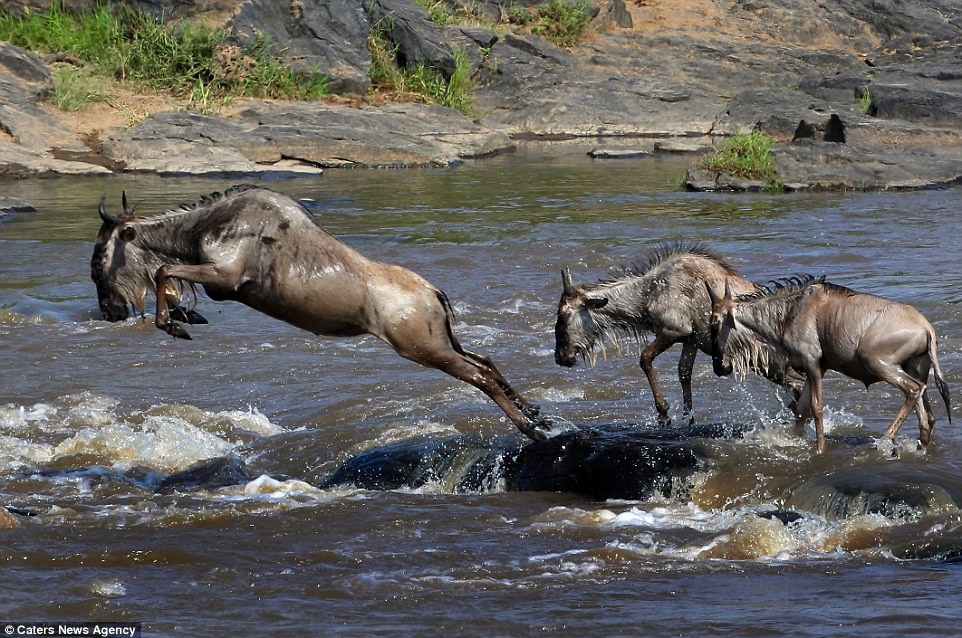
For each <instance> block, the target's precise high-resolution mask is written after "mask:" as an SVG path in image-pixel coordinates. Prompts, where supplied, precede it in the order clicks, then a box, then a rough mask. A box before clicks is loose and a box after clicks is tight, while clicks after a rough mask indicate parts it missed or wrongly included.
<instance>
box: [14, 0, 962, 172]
mask: <svg viewBox="0 0 962 638" xmlns="http://www.w3.org/2000/svg"><path fill="white" fill-rule="evenodd" d="M446 1H447V2H448V5H449V6H450V8H451V10H452V11H453V12H457V11H459V10H460V11H462V12H464V11H466V10H467V9H466V8H467V7H470V10H471V11H472V12H473V13H474V14H475V15H476V16H487V18H486V19H488V20H489V21H490V24H491V25H493V24H494V22H496V21H498V20H500V16H501V15H502V14H501V11H503V9H502V8H500V5H499V4H497V3H494V2H478V1H473V2H471V3H470V5H469V4H467V0H446ZM45 4H49V0H47V2H44V0H19V1H15V0H0V8H4V9H7V10H10V9H13V8H16V7H21V6H24V5H28V6H32V7H34V8H38V7H39V8H43V6H44V5H45ZM66 4H67V5H68V6H83V5H86V4H89V2H83V1H78V2H67V3H66ZM133 4H134V5H137V6H138V7H139V8H142V9H144V10H147V11H154V12H165V15H168V16H174V17H175V18H191V19H204V20H208V21H212V22H215V23H218V24H223V25H226V26H227V27H229V28H231V29H232V31H233V33H234V34H235V35H236V37H237V38H238V39H239V40H243V38H245V37H250V35H251V34H253V33H264V34H267V35H268V36H270V39H271V42H273V43H275V45H276V47H277V49H276V51H277V53H278V54H279V55H281V56H282V57H285V58H286V59H287V61H288V62H289V63H290V64H292V65H295V66H297V67H298V68H300V69H301V70H302V71H304V72H316V73H321V74H323V75H326V76H327V77H328V78H329V86H330V87H331V89H332V90H334V91H336V92H339V93H340V94H342V95H344V96H351V95H356V94H363V93H364V92H366V91H367V90H368V89H369V80H368V71H369V68H370V64H371V57H370V54H369V53H368V51H367V35H368V32H369V30H370V29H371V28H372V26H371V25H372V24H378V25H384V24H390V25H391V28H390V29H387V30H385V31H384V34H385V36H386V37H388V38H389V39H390V40H391V42H392V43H393V44H394V45H396V46H397V47H398V49H397V57H398V59H399V60H402V61H406V62H407V63H417V62H419V61H428V62H430V63H431V64H432V65H434V66H435V67H436V68H438V69H441V70H442V72H450V69H451V68H452V67H451V64H452V60H453V52H454V51H455V50H457V49H460V50H463V51H465V52H466V53H467V56H468V59H470V60H471V61H472V68H473V78H474V82H475V89H474V93H473V99H474V104H475V109H476V115H474V116H472V117H469V116H467V115H464V114H463V113H461V112H459V111H456V110H453V109H448V108H444V107H439V106H428V105H422V104H411V103H383V104H379V105H372V104H365V103H364V101H363V100H357V99H354V100H351V99H348V98H347V97H345V98H342V99H339V100H332V101H326V102H311V103H305V102H301V103H281V102H248V103H243V104H236V105H235V106H234V107H233V108H231V109H225V110H224V111H223V112H220V113H217V114H202V113H198V112H193V111H184V110H177V109H176V108H173V107H170V106H168V107H166V108H163V107H162V108H159V109H154V110H152V111H151V113H150V114H149V115H148V116H147V117H144V118H142V119H139V121H137V122H136V123H134V124H132V125H129V126H128V125H127V122H124V121H123V118H118V117H114V118H113V120H115V121H119V123H120V125H117V126H108V125H107V124H105V123H106V122H109V121H111V119H110V118H109V117H106V116H104V115H103V109H108V110H109V109H110V108H111V107H110V106H109V105H100V106H99V107H97V108H99V109H101V111H100V112H98V113H96V114H95V115H94V116H92V118H91V119H92V120H94V121H95V122H98V123H99V124H100V126H99V127H94V126H92V125H91V124H90V121H89V120H88V121H87V122H86V123H83V118H82V117H80V118H78V116H76V115H68V114H64V113H62V112H59V111H57V110H56V109H54V108H52V107H51V106H50V105H49V104H48V102H47V101H46V100H47V97H48V95H49V94H50V92H51V88H52V81H51V75H50V69H49V67H48V65H47V64H46V63H45V62H44V60H42V59H41V58H40V57H38V56H36V55H34V54H32V53H29V52H26V51H23V50H22V49H19V48H18V47H15V46H13V45H10V44H0V172H3V173H6V174H16V175H43V174H102V173H108V172H121V171H135V172H136V171H146V172H155V173H159V174H164V175H196V174H229V175H238V176H243V177H245V178H250V177H256V176H258V175H265V174H270V175H273V176H278V175H280V176H286V175H291V176H293V175H302V174H309V175H310V174H318V173H319V172H320V171H322V170H323V169H325V168H339V167H346V166H364V167H382V166H390V167H407V166H418V165H428V164H430V165H449V164H452V163H456V162H460V161H464V160H474V159H477V158H482V157H484V156H486V155H490V154H495V153H501V152H505V151H509V150H510V149H511V148H512V147H513V145H514V140H517V139H519V138H525V139H529V138H535V139H537V138H549V139H558V138H601V139H599V146H603V147H605V148H606V149H611V150H614V151H617V149H618V147H619V145H620V144H622V143H624V144H625V145H626V146H627V145H629V143H630V146H631V147H632V148H634V149H637V148H638V147H639V146H640V147H643V148H646V147H648V146H650V148H651V150H658V149H666V148H667V149H671V150H679V149H684V150H699V149H703V148H704V147H706V146H710V145H711V144H712V143H713V142H714V141H716V140H718V139H719V138H720V137H722V136H727V135H730V134H732V133H735V132H749V131H752V130H761V131H764V132H766V133H768V134H770V135H772V136H773V137H774V138H775V140H776V141H777V142H778V144H777V145H776V147H775V149H774V155H775V162H776V167H777V169H778V172H779V176H780V178H781V180H782V181H783V182H784V183H785V185H786V187H787V188H789V189H806V188H810V189H884V188H906V189H913V188H929V187H937V186H944V185H953V184H957V183H959V182H960V180H962V14H959V12H958V10H957V9H958V7H957V4H956V3H955V0H925V1H924V2H923V1H921V0H905V1H900V2H896V1H895V0H828V1H823V2H815V0H750V1H749V0H736V1H734V2H723V1H722V0H716V1H709V2H702V1H700V0H699V1H696V0H634V1H630V2H628V3H624V2H623V0H598V3H597V5H595V6H593V8H592V11H593V14H594V15H595V17H594V19H593V21H592V23H591V25H590V27H589V34H588V36H587V37H586V38H585V39H584V40H583V41H582V42H581V43H580V44H579V45H577V46H576V47H574V48H573V49H570V50H568V49H561V48H558V47H556V46H554V45H553V44H551V43H549V42H548V41H546V40H544V39H541V38H539V37H537V36H534V35H532V34H531V33H529V32H527V31H526V30H524V29H521V28H519V27H512V26H511V25H508V24H500V25H498V26H490V27H485V26H471V27H464V26H446V27H439V26H437V25H436V24H435V23H433V22H432V21H431V20H430V18H429V17H428V15H427V13H426V12H425V11H424V10H423V9H421V8H420V7H419V6H418V5H416V4H414V3H413V1H412V0H375V1H374V2H369V1H368V0H296V1H292V2H267V1H264V0H194V1H191V2H186V1H182V0H149V1H144V2H134V3H133ZM501 4H503V3H501ZM514 4H519V5H523V4H527V5H530V6H534V5H536V4H538V3H537V2H533V1H531V0H524V1H521V0H519V1H518V2H516V3H514ZM445 70H448V71H445ZM354 104H360V106H357V105H354ZM115 110H116V109H115ZM833 116H834V117H833ZM679 142H681V144H679ZM612 155H613V156H617V153H612ZM689 187H690V188H696V189H706V190H712V189H727V188H736V189H740V188H749V189H750V188H755V187H757V184H752V183H746V182H743V181H740V180H737V179H734V178H731V177H730V176H726V175H719V174H714V173H704V172H699V171H692V172H691V173H690V174H689Z"/></svg>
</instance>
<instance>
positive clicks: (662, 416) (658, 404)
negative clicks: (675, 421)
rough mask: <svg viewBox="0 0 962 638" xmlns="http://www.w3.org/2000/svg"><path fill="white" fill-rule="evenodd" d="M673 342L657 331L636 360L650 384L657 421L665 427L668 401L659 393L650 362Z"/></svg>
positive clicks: (667, 422) (672, 339) (669, 422)
mask: <svg viewBox="0 0 962 638" xmlns="http://www.w3.org/2000/svg"><path fill="white" fill-rule="evenodd" d="M674 344H675V339H674V338H672V337H667V336H665V334H664V333H658V335H656V336H655V338H654V340H653V341H652V342H651V343H649V344H648V346H647V347H645V349H644V350H642V351H641V358H640V359H639V361H638V365H640V366H641V369H642V370H644V372H645V376H646V377H648V385H649V386H651V394H652V396H654V398H655V409H656V410H657V411H658V423H660V424H661V425H662V426H666V427H667V426H669V425H671V419H670V418H669V417H668V401H666V400H665V395H663V394H662V393H661V387H660V386H659V385H658V378H657V376H656V375H655V367H654V365H652V364H653V363H654V360H655V357H657V356H658V355H660V354H661V353H662V352H664V351H665V350H667V349H668V348H670V347H672V346H673V345H674ZM689 392H690V390H689Z"/></svg>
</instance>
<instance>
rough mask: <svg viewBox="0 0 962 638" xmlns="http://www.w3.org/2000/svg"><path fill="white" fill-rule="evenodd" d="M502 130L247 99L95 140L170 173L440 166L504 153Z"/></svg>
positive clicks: (404, 113)
mask: <svg viewBox="0 0 962 638" xmlns="http://www.w3.org/2000/svg"><path fill="white" fill-rule="evenodd" d="M513 147H514V144H513V142H512V141H511V140H510V139H509V138H508V137H507V136H506V135H503V134H498V133H489V132H486V131H484V130H482V129H481V128H480V127H479V126H478V125H477V124H475V123H474V122H472V121H471V120H469V119H468V118H467V117H466V116H464V115H463V114H461V113H459V112H458V111H455V110H454V109H449V108H445V107H439V106H430V105H422V104H393V105H392V104H389V105H385V106H383V107H362V108H353V107H348V106H339V105H328V104H304V103H291V104H274V103H269V102H261V103H252V104H249V105H247V106H246V107H245V108H244V109H243V110H241V111H240V112H238V113H237V114H236V115H235V116H234V117H232V118H223V117H218V116H212V115H204V114H201V113H195V112H190V111H183V112H170V113H162V114H159V115H155V116H153V117H150V118H147V119H146V120H144V121H143V122H141V123H140V124H138V125H136V126H134V127H132V128H130V129H127V130H125V131H122V132H121V133H119V134H118V135H116V136H114V137H111V138H110V139H109V140H107V141H106V142H104V144H103V154H104V156H105V157H106V158H107V159H109V160H110V161H111V162H114V163H115V164H116V165H117V166H120V167H123V169H124V170H127V171H149V172H157V173H161V174H167V175H176V174H194V175H200V174H218V173H220V174H225V173H226V174H234V173H238V174H277V173H281V174H284V173H287V174H290V173H291V172H292V171H293V170H295V167H292V166H290V165H286V164H285V165H283V166H281V167H279V166H278V162H281V161H282V160H284V161H288V162H291V161H292V162H296V163H297V164H296V167H299V168H297V170H299V171H300V172H301V173H302V174H304V173H313V174H318V173H319V172H320V171H321V168H324V167H344V166H371V167H373V166H395V167H400V166H424V165H432V164H433V165H440V166H445V165H449V164H451V163H454V162H458V161H462V160H464V159H469V158H475V157H483V156H485V155H491V154H495V153H500V152H503V151H506V150H510V149H511V148H513Z"/></svg>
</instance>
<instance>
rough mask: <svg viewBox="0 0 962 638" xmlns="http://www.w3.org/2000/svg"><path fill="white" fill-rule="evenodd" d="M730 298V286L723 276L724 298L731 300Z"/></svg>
mask: <svg viewBox="0 0 962 638" xmlns="http://www.w3.org/2000/svg"><path fill="white" fill-rule="evenodd" d="M731 298H732V287H731V286H730V285H729V283H728V278H725V299H728V300H731Z"/></svg>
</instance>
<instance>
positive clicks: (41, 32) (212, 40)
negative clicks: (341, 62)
mask: <svg viewBox="0 0 962 638" xmlns="http://www.w3.org/2000/svg"><path fill="white" fill-rule="evenodd" d="M227 35H228V34H227V32H226V31H225V30H224V29H221V28H215V27H209V26H206V25H202V24H195V23H187V22H182V23H175V24H172V25H165V24H163V23H161V22H160V21H159V20H157V19H155V18H152V17H150V16H148V15H146V14H144V13H140V12H136V11H133V10H131V9H128V8H123V7H120V6H116V5H115V6H114V7H112V8H111V7H108V6H105V5H97V6H96V7H95V8H93V9H91V10H89V11H82V12H80V13H73V12H70V11H66V10H65V9H64V8H63V6H62V4H61V3H59V2H55V3H54V4H53V5H52V6H51V8H50V9H49V10H47V11H27V12H25V13H16V14H13V13H0V40H6V41H9V42H11V43H13V44H16V45H17V46H20V47H23V48H26V49H30V50H33V51H38V52H41V53H59V54H65V55H70V56H74V57H76V58H78V59H80V60H81V61H83V62H84V63H85V65H87V66H88V67H89V73H91V74H93V75H101V76H104V77H109V78H112V79H115V80H118V81H122V82H130V83H132V84H134V85H137V86H139V87H144V88H147V89H153V90H158V91H167V92H170V93H172V94H173V95H174V96H176V97H180V98H184V99H188V100H190V101H191V102H192V103H194V104H195V105H196V106H200V107H201V108H205V107H210V106H211V105H213V104H214V103H215V102H216V101H229V100H230V99H231V98H234V97H258V98H277V99H316V98H317V97H320V96H322V95H324V94H326V88H325V84H326V82H325V80H324V79H323V78H318V77H307V76H298V75H297V74H295V73H294V72H293V70H292V69H290V68H289V67H287V66H285V65H284V64H282V63H281V62H280V61H279V60H277V59H276V58H273V57H271V56H270V55H268V54H267V52H266V45H267V43H266V42H265V41H263V40H258V41H256V42H255V43H254V44H253V45H251V46H249V47H247V48H244V49H241V48H239V47H235V46H230V45H228V44H227V41H226V40H227Z"/></svg>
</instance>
